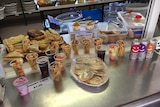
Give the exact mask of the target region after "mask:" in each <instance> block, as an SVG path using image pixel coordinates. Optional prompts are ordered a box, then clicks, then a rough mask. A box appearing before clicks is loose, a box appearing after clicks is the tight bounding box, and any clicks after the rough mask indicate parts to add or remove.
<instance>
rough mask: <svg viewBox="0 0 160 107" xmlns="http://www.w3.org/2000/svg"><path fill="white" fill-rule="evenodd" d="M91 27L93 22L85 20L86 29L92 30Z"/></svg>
mask: <svg viewBox="0 0 160 107" xmlns="http://www.w3.org/2000/svg"><path fill="white" fill-rule="evenodd" d="M93 28H94V23H93V22H86V29H87V30H92V29H93Z"/></svg>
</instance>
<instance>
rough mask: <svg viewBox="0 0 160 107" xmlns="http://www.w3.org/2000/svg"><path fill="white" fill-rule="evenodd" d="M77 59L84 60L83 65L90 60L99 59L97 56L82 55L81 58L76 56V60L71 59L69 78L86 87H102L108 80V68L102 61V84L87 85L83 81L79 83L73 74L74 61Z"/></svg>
mask: <svg viewBox="0 0 160 107" xmlns="http://www.w3.org/2000/svg"><path fill="white" fill-rule="evenodd" d="M77 58H84V59H85V60H84V61H85V62H84V63H85V64H87V60H89V59H91V58H97V59H99V58H98V57H97V56H95V55H83V56H78V57H76V58H74V59H73V61H72V64H71V70H70V74H71V76H72V77H73V78H74V79H75V80H76V81H78V82H79V83H82V84H84V85H87V86H91V87H100V86H102V85H104V84H105V83H106V82H107V81H108V80H109V75H108V68H107V66H106V64H105V63H104V62H103V61H102V64H103V66H104V72H105V75H104V76H103V77H102V79H103V82H102V83H100V84H96V85H95V84H90V83H87V82H84V81H81V80H79V78H78V76H77V75H76V74H75V73H74V70H75V66H76V59H77ZM88 67H89V66H88Z"/></svg>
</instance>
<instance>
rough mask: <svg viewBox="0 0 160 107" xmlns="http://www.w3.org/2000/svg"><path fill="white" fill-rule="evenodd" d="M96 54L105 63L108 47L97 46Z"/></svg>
mask: <svg viewBox="0 0 160 107" xmlns="http://www.w3.org/2000/svg"><path fill="white" fill-rule="evenodd" d="M96 52H97V56H98V57H99V58H101V59H102V60H103V61H104V59H105V55H106V46H105V45H99V46H96Z"/></svg>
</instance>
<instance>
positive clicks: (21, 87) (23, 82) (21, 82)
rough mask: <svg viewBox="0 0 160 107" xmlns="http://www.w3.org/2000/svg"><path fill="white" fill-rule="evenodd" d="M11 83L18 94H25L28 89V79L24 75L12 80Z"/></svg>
mask: <svg viewBox="0 0 160 107" xmlns="http://www.w3.org/2000/svg"><path fill="white" fill-rule="evenodd" d="M13 85H14V86H15V87H16V89H17V91H18V92H19V95H20V96H25V95H27V94H28V93H29V91H28V79H27V78H26V77H19V78H17V79H15V80H14V81H13Z"/></svg>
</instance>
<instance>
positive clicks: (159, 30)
mask: <svg viewBox="0 0 160 107" xmlns="http://www.w3.org/2000/svg"><path fill="white" fill-rule="evenodd" d="M157 36H160V15H159V18H158V22H157V25H156V29H155V32H154V35H153V37H157Z"/></svg>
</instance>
